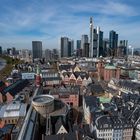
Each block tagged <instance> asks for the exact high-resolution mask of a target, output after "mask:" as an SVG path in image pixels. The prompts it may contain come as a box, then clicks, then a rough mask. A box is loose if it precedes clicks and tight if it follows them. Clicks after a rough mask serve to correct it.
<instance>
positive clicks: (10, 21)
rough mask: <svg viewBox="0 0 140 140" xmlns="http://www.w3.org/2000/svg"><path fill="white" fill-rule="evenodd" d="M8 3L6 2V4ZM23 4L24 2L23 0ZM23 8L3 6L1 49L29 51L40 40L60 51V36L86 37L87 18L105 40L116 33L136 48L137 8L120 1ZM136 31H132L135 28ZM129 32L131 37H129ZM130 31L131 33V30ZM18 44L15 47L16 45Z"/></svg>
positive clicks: (34, 3)
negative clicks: (24, 49) (13, 47)
mask: <svg viewBox="0 0 140 140" xmlns="http://www.w3.org/2000/svg"><path fill="white" fill-rule="evenodd" d="M7 1H8V0H7ZM23 1H26V0H23ZM29 1H30V2H27V1H26V3H24V6H22V5H19V7H18V6H17V8H15V6H14V5H8V6H6V8H5V10H4V9H3V10H4V11H3V12H1V11H0V12H1V14H0V38H1V41H0V45H1V46H5V47H8V46H10V45H8V44H10V43H11V44H15V46H16V47H19V48H22V47H24V46H29V47H27V48H31V41H32V40H42V41H43V42H44V48H45V47H48V48H49V47H52V48H55V47H57V48H58V47H59V39H60V37H61V36H68V37H70V38H72V39H75V40H76V39H80V38H81V35H82V34H89V17H90V16H93V18H94V25H95V26H97V25H98V26H100V27H101V29H102V30H103V31H104V35H105V37H108V33H109V31H110V30H112V29H114V30H116V31H117V33H119V35H120V39H121V38H123V39H128V40H130V42H131V43H132V44H135V46H137V47H138V44H139V43H140V42H139V39H138V36H140V30H139V24H140V19H139V12H138V10H137V7H134V6H133V5H130V3H129V2H127V3H125V2H124V1H123V0H122V1H121V0H116V1H115V0H113V1H110V0H102V1H99V0H87V1H84V0H77V1H75V0H71V1H67V0H58V1H57V2H55V1H52V0H41V1H40V0H29ZM134 27H135V28H134ZM130 29H131V33H130ZM132 29H133V30H132ZM16 44H17V45H16Z"/></svg>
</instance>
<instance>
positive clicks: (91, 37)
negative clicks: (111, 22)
mask: <svg viewBox="0 0 140 140" xmlns="http://www.w3.org/2000/svg"><path fill="white" fill-rule="evenodd" d="M93 29H94V27H93V21H92V17H90V54H89V55H90V57H93V46H94V43H93V38H94V36H93Z"/></svg>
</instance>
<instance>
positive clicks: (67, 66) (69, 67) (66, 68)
mask: <svg viewBox="0 0 140 140" xmlns="http://www.w3.org/2000/svg"><path fill="white" fill-rule="evenodd" d="M72 67H73V65H71V64H64V65H63V64H62V65H60V66H59V70H60V71H62V70H66V71H67V70H69V69H71V68H72Z"/></svg>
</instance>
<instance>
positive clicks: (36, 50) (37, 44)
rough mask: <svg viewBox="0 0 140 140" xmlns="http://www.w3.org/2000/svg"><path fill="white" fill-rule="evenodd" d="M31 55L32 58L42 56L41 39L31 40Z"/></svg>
mask: <svg viewBox="0 0 140 140" xmlns="http://www.w3.org/2000/svg"><path fill="white" fill-rule="evenodd" d="M32 55H33V59H36V58H39V59H41V58H42V42H41V41H32Z"/></svg>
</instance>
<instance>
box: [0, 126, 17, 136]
mask: <svg viewBox="0 0 140 140" xmlns="http://www.w3.org/2000/svg"><path fill="white" fill-rule="evenodd" d="M13 127H14V125H13V124H7V125H5V126H4V127H3V128H0V131H1V132H2V134H3V135H4V134H7V133H9V134H10V132H11V131H12V129H13Z"/></svg>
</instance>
